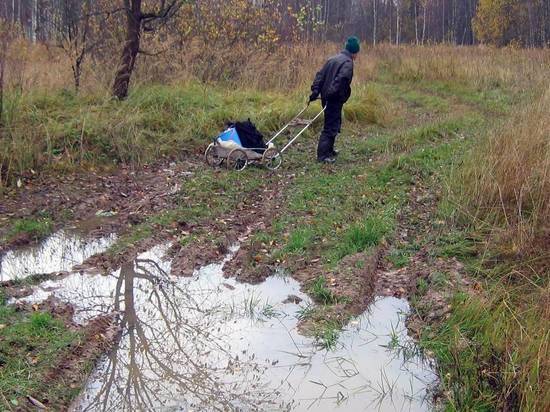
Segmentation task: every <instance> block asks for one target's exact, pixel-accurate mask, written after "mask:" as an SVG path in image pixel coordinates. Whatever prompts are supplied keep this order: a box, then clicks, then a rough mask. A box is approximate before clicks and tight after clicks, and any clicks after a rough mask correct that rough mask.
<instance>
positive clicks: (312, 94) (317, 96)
mask: <svg viewBox="0 0 550 412" xmlns="http://www.w3.org/2000/svg"><path fill="white" fill-rule="evenodd" d="M318 98H319V95H318V94H317V93H311V96H309V102H310V103H311V102H314V101H315V100H317V99H318Z"/></svg>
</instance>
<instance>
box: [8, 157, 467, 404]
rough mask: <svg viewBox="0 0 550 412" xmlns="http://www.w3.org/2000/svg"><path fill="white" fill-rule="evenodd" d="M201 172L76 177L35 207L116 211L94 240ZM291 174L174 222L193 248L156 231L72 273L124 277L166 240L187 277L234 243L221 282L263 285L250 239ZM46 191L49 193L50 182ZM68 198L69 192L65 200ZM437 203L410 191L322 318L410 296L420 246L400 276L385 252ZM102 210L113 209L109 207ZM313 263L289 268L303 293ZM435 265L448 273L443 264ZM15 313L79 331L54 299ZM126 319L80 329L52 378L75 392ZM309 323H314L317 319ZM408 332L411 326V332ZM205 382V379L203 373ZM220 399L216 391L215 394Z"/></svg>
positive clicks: (314, 272) (424, 265) (352, 259)
mask: <svg viewBox="0 0 550 412" xmlns="http://www.w3.org/2000/svg"><path fill="white" fill-rule="evenodd" d="M201 167H203V165H202V164H201V163H193V162H187V163H186V164H179V165H174V164H172V165H168V166H164V167H163V166H159V167H155V168H152V169H150V170H142V171H140V172H128V171H123V172H122V173H120V174H117V175H116V176H112V177H111V178H109V179H105V178H103V179H100V180H99V182H100V183H98V184H97V185H95V186H94V187H93V190H91V189H90V187H92V185H93V184H92V183H91V182H92V181H93V179H91V180H89V181H83V180H79V179H76V183H75V181H74V180H72V181H71V180H69V181H68V182H63V183H62V185H61V189H60V190H59V193H57V194H56V195H55V196H53V195H52V196H51V197H48V196H47V194H46V196H45V197H43V200H42V201H38V205H39V206H38V207H43V208H48V209H51V210H55V209H57V208H59V207H61V205H65V207H70V208H72V209H73V210H76V213H75V217H76V219H75V220H76V221H81V222H82V221H86V220H90V219H93V215H92V214H91V213H92V212H91V211H93V210H96V209H97V208H102V207H105V209H106V210H110V209H111V208H113V207H117V208H118V210H119V212H118V214H117V215H116V216H115V217H113V218H111V219H108V220H107V221H104V222H101V223H100V224H98V225H97V227H95V228H94V229H93V230H92V233H93V234H94V235H97V236H99V235H102V234H105V233H108V232H112V231H117V230H120V229H122V228H124V227H125V226H126V225H128V224H129V223H137V221H138V220H139V221H141V220H142V219H143V217H141V216H147V215H148V214H152V213H154V211H157V210H160V209H169V208H170V204H171V202H172V201H173V198H174V196H175V195H176V194H177V192H178V188H179V187H178V179H188V178H192V176H193V174H194V173H195V172H196V171H197V170H198V169H199V168H201ZM292 177H293V175H290V174H284V173H279V174H277V175H274V176H272V178H271V179H270V180H269V181H266V183H265V184H262V185H261V186H260V188H259V189H258V190H254V191H253V192H251V193H248V195H247V196H246V198H245V199H244V201H243V202H241V203H240V204H239V205H238V206H237V207H236V208H235V210H234V211H233V212H232V213H230V214H228V215H226V216H223V217H221V218H217V219H214V220H205V221H202V222H199V223H194V224H188V223H186V222H181V223H179V224H178V227H177V229H178V230H179V231H183V232H186V233H199V235H198V236H196V237H194V239H193V241H192V242H190V243H188V244H186V245H183V246H182V245H181V244H180V243H178V242H174V236H173V234H172V231H171V230H164V231H160V232H157V233H155V234H154V236H153V237H151V238H148V239H145V240H142V241H140V242H138V243H137V244H135V245H134V246H133V247H131V248H127V249H126V250H125V251H124V253H121V254H118V255H115V256H113V255H110V254H108V253H102V254H99V255H95V256H93V257H91V258H89V259H87V260H86V261H85V262H84V263H83V264H82V265H80V266H79V267H77V268H76V269H78V270H80V271H100V272H103V273H106V272H108V271H112V270H115V269H116V268H119V267H122V268H123V269H122V270H124V267H125V264H126V263H127V262H132V261H134V260H135V259H136V258H137V257H138V255H139V254H140V253H142V252H144V251H146V250H149V249H150V248H151V247H153V246H154V245H158V244H161V243H166V242H167V241H168V242H170V243H172V246H171V247H170V249H169V250H168V252H167V255H168V256H169V257H170V258H171V259H172V263H171V267H170V274H171V275H173V276H178V277H189V276H192V275H193V273H195V271H197V270H198V269H200V268H201V267H203V266H205V265H208V264H210V263H212V262H218V261H221V260H222V259H224V256H227V255H228V253H229V250H230V247H231V246H232V245H234V244H239V245H240V248H239V250H238V251H237V253H236V254H233V255H231V258H230V259H229V261H228V262H226V265H225V267H224V276H226V277H228V278H234V279H236V280H238V281H239V282H245V283H252V284H258V283H261V282H263V281H264V280H265V279H266V278H268V277H269V276H270V275H271V274H272V273H273V271H274V270H275V269H276V267H277V263H276V262H273V261H271V260H270V259H266V258H265V257H264V256H265V254H266V252H267V250H265V249H263V246H262V245H259V244H256V243H254V242H253V241H252V240H251V239H252V237H253V234H254V233H257V232H258V231H265V230H269V229H270V227H271V224H272V222H273V220H274V219H275V218H276V217H277V216H279V215H280V214H281V213H285V210H284V207H282V206H281V205H284V201H285V189H286V188H287V187H288V185H290V184H292ZM82 179H86V178H82ZM44 184H45V187H47V185H48V184H50V182H45V183H44ZM75 184H77V185H79V186H81V187H87V188H88V193H91V194H92V195H91V196H88V197H86V196H82V192H81V191H80V192H77V193H76V194H75V193H74V192H73V190H72V189H73V188H74V185H75ZM44 190H45V189H44V188H42V189H40V188H38V185H37V187H36V188H34V189H32V190H31V191H30V192H27V194H26V195H25V196H24V197H20V198H19V199H18V200H17V201H16V202H15V203H13V204H11V206H10V204H7V206H4V207H5V208H6V209H7V210H8V212H7V213H8V214H9V213H10V212H11V214H12V215H16V214H17V213H18V212H15V208H14V205H16V204H17V202H21V203H22V204H23V205H24V206H23V208H20V209H19V211H20V212H19V213H25V211H27V210H29V209H28V208H26V207H25V205H27V204H29V205H30V204H34V203H35V202H36V201H37V197H38V198H40V197H41V195H42V194H43V193H44ZM71 193H72V195H70V194H71ZM78 196H82V198H81V199H80V200H77V198H78ZM436 197H437V194H435V193H431V192H430V190H428V189H426V188H425V187H422V186H421V185H417V186H413V187H412V188H411V192H410V200H409V204H408V205H407V206H406V207H405V208H404V210H403V212H402V214H401V217H400V221H399V226H398V228H397V230H396V235H395V237H394V238H393V239H389V241H388V242H387V243H385V244H383V245H381V246H380V247H378V249H377V250H376V251H375V252H374V253H372V254H369V255H366V254H363V253H360V254H357V255H353V256H348V257H347V258H345V259H343V261H342V262H341V263H340V264H339V266H338V268H337V269H336V270H335V271H334V272H333V273H329V274H328V278H330V279H336V281H333V282H331V283H330V284H329V285H328V286H329V288H330V289H331V290H332V291H333V292H335V293H336V294H338V295H345V296H349V297H350V298H351V299H349V300H346V301H345V302H343V303H337V304H336V305H334V306H333V307H332V308H331V309H330V310H329V311H328V312H326V313H325V314H324V315H325V316H326V317H327V318H328V319H334V320H338V321H340V322H344V323H345V322H346V321H347V320H348V319H349V318H350V317H351V316H357V315H359V314H361V313H363V312H364V311H365V310H366V309H367V308H368V307H369V305H370V304H371V302H372V301H373V299H374V298H375V296H394V297H408V296H409V295H411V294H413V293H414V290H415V287H416V281H417V279H418V278H419V277H422V276H424V277H427V276H428V274H429V270H428V265H429V259H428V257H427V252H426V248H424V249H422V250H420V251H419V252H418V253H417V254H416V255H415V256H414V257H413V258H412V259H411V263H410V264H409V265H408V266H407V267H405V268H403V269H399V270H393V269H392V268H391V267H388V265H387V264H386V263H385V259H384V257H385V256H386V255H387V253H388V251H389V249H390V246H391V244H393V243H395V242H400V243H406V242H410V241H411V240H413V239H416V238H420V237H422V236H424V235H425V231H426V230H427V228H428V227H429V226H430V220H431V219H432V215H433V212H434V209H435V204H436ZM82 205H85V206H82ZM109 205H110V207H108V206H109ZM10 207H11V208H12V209H11V210H10ZM33 211H34V210H33ZM33 211H31V213H32V212H33ZM3 212H5V211H3ZM138 216H139V217H138ZM412 218H414V219H415V222H420V223H417V224H415V225H412V226H411V224H410V221H411V219H412ZM212 239H224V241H223V242H217V243H213V241H212ZM26 242H27V239H17V240H15V241H14V242H13V243H12V245H8V246H7V247H6V248H5V249H7V248H8V247H9V246H13V245H16V244H19V243H26ZM358 261H361V263H362V264H361V265H358V264H357V262H358ZM319 262H320V259H319V258H318V257H313V259H311V260H310V261H304V260H300V259H297V260H295V261H291V262H288V263H287V264H288V266H289V268H290V269H291V271H290V273H291V275H292V277H293V278H294V279H296V280H297V281H298V282H299V284H301V285H302V288H303V287H304V286H306V285H308V284H309V283H310V282H311V281H312V280H313V279H315V278H316V277H317V276H318V274H319V273H323V271H324V269H323V267H322V265H321V264H320V263H319ZM440 264H441V265H447V266H449V263H448V262H444V263H440ZM455 268H456V271H457V272H458V271H460V269H461V268H460V266H459V265H458V264H456V265H455ZM64 276H66V273H61V274H57V273H54V274H46V275H39V277H37V279H35V281H44V280H45V279H56V278H58V277H61V278H62V277H64ZM3 286H5V287H7V286H9V289H7V290H8V293H9V294H11V295H12V296H14V297H22V296H25V295H26V294H29V293H31V290H29V288H23V289H22V288H20V287H18V286H17V285H11V284H5V285H3ZM119 293H120V292H119ZM431 299H432V301H433V302H436V303H437V302H439V303H440V304H439V306H436V310H434V311H433V313H434V315H433V316H434V317H437V316H444V315H445V314H446V304H445V299H444V297H442V296H435V297H431ZM433 302H432V303H433ZM21 310H48V311H50V312H53V313H54V314H55V313H57V314H58V315H59V316H60V317H61V318H63V319H64V321H65V322H66V323H67V324H71V326H72V327H75V328H76V327H77V326H75V325H74V324H72V321H71V316H70V315H71V312H72V311H73V309H71V307H70V305H66V304H64V303H62V302H60V301H58V300H56V299H55V298H52V299H48V300H47V301H45V302H43V303H41V304H40V305H38V307H37V306H36V305H35V306H34V307H32V306H31V307H29V306H24V305H22V306H21ZM121 319H122V322H121ZM411 319H412V320H411V324H413V325H414V324H418V323H419V322H422V321H425V319H420V318H419V317H418V315H417V314H413V316H412V317H411ZM129 321H131V320H130V319H128V315H127V314H124V313H123V312H122V313H111V314H105V315H102V316H98V317H97V318H95V319H93V320H92V321H91V322H89V323H88V324H87V325H86V326H84V327H83V336H84V339H83V341H82V342H80V343H79V344H78V345H77V346H76V347H74V348H71V350H70V351H68V352H67V353H66V354H64V356H63V357H62V358H61V359H60V360H59V363H58V364H57V365H52V369H51V372H50V374H49V378H50V379H55V380H57V381H62V382H66V383H68V384H69V385H75V386H78V385H79V383H81V382H82V380H83V378H84V377H85V373H84V372H83V370H82V367H83V365H85V364H86V362H89V361H93V360H94V359H97V358H98V357H99V356H100V355H102V354H103V353H106V352H108V350H109V348H111V347H112V346H113V345H115V344H116V342H117V340H118V339H120V332H121V329H122V325H123V324H124V323H128V322H129ZM312 321H315V319H313V320H312ZM309 322H311V321H309ZM415 322H416V323H415ZM307 323H308V321H306V322H301V325H300V328H301V330H302V331H305V332H306V333H307V331H308V327H309V325H308V324H307ZM412 329H413V330H414V329H416V328H414V327H413V328H412ZM199 369H200V368H198V370H199ZM203 378H205V379H206V377H204V376H203ZM191 384H192V382H187V383H186V385H191ZM220 393H221V392H218V395H219V394H220ZM205 396H207V395H205ZM49 406H50V407H54V408H55V407H59V408H64V407H66V406H67V404H66V401H64V400H52V402H51V403H50V404H49ZM286 406H289V405H286Z"/></svg>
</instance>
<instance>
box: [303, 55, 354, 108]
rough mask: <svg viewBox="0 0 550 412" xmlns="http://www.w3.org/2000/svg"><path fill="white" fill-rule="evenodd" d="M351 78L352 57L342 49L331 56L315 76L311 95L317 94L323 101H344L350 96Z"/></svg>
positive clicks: (315, 95)
mask: <svg viewBox="0 0 550 412" xmlns="http://www.w3.org/2000/svg"><path fill="white" fill-rule="evenodd" d="M352 79H353V59H352V58H351V53H350V52H348V51H347V50H344V51H342V52H340V53H339V54H337V55H336V56H333V57H331V58H330V59H328V61H327V62H326V63H325V65H324V66H323V68H322V69H321V70H320V71H319V72H318V73H317V75H316V76H315V80H314V81H313V84H312V85H311V92H312V96H314V97H318V96H319V94H320V95H321V98H322V99H323V101H325V102H326V101H333V102H338V103H345V102H347V101H348V99H349V97H350V96H351V80H352Z"/></svg>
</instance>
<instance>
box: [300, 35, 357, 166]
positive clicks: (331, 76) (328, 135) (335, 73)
mask: <svg viewBox="0 0 550 412" xmlns="http://www.w3.org/2000/svg"><path fill="white" fill-rule="evenodd" d="M359 50H360V44H359V39H358V38H357V37H355V36H352V37H350V38H349V39H348V40H347V41H346V46H345V49H344V50H343V51H342V52H340V53H339V54H337V55H336V56H333V57H331V58H330V59H328V61H327V62H326V63H325V65H324V66H323V68H322V69H321V70H320V71H319V73H317V75H316V76H315V80H314V81H313V84H312V85H311V96H310V97H309V101H310V102H313V101H314V100H317V99H318V98H319V95H321V101H322V103H323V107H326V109H325V125H324V128H323V132H322V133H321V137H320V138H319V146H318V147H317V160H318V161H319V162H323V163H334V162H335V161H336V159H335V157H336V156H337V155H338V152H337V151H336V150H334V140H335V139H336V135H337V134H338V133H340V127H341V126H342V108H343V106H344V103H346V102H347V101H348V99H349V97H350V95H351V80H352V79H353V61H354V60H355V59H356V57H357V54H358V53H359Z"/></svg>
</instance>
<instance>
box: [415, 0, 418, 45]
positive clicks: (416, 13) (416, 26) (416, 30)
mask: <svg viewBox="0 0 550 412" xmlns="http://www.w3.org/2000/svg"><path fill="white" fill-rule="evenodd" d="M414 37H415V41H416V45H417V46H418V4H417V2H416V1H415V2H414Z"/></svg>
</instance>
